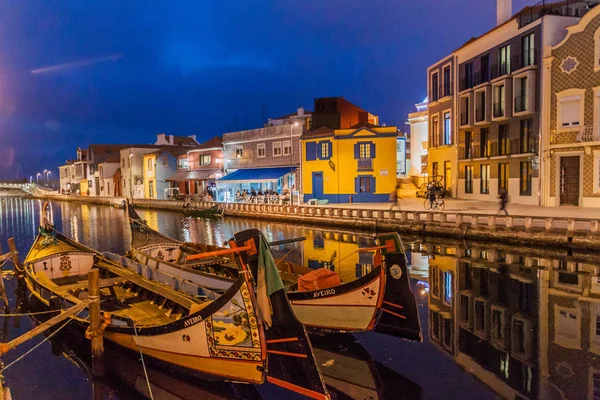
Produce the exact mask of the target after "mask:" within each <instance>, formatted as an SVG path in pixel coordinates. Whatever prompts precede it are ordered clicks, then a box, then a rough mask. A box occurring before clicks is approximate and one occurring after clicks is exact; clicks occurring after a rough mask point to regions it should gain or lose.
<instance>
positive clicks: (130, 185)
mask: <svg viewBox="0 0 600 400" xmlns="http://www.w3.org/2000/svg"><path fill="white" fill-rule="evenodd" d="M132 157H133V153H132V152H131V149H129V198H130V199H133V161H131V158H132Z"/></svg>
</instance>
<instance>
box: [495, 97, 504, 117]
mask: <svg viewBox="0 0 600 400" xmlns="http://www.w3.org/2000/svg"><path fill="white" fill-rule="evenodd" d="M500 117H504V102H503V101H499V102H497V103H494V118H500Z"/></svg>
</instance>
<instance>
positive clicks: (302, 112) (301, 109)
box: [298, 105, 304, 117]
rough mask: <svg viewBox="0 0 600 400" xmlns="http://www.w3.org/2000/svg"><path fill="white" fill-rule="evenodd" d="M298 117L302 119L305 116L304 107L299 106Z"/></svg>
mask: <svg viewBox="0 0 600 400" xmlns="http://www.w3.org/2000/svg"><path fill="white" fill-rule="evenodd" d="M298 115H299V116H300V117H301V116H303V115H304V108H303V107H302V105H299V106H298Z"/></svg>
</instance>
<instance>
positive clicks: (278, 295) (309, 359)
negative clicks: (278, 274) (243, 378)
mask: <svg viewBox="0 0 600 400" xmlns="http://www.w3.org/2000/svg"><path fill="white" fill-rule="evenodd" d="M234 238H235V245H237V246H245V245H247V244H248V243H249V242H254V246H255V247H256V249H257V250H258V249H260V241H261V240H264V241H265V243H266V239H265V238H264V236H263V234H262V232H261V231H259V230H257V229H248V230H245V231H242V232H238V233H236V234H235V235H234ZM269 254H270V250H269ZM241 258H242V259H243V261H244V262H245V263H246V264H247V265H248V267H249V268H250V270H251V273H252V276H253V277H256V276H258V273H257V271H258V258H259V252H258V251H257V252H255V254H249V253H242V254H241ZM270 302H271V307H272V312H273V314H272V323H273V324H272V326H271V327H270V328H269V329H265V335H266V337H267V354H268V355H269V361H268V362H269V366H268V373H267V380H268V381H269V382H271V383H273V384H275V385H278V386H281V387H284V388H287V389H290V390H292V391H295V392H298V393H301V394H303V395H305V396H308V397H311V398H315V399H329V398H330V397H329V394H328V392H327V389H326V387H325V384H324V382H323V377H322V376H321V372H320V371H319V368H318V366H317V364H316V361H315V357H314V354H313V351H312V345H311V343H310V340H309V338H308V335H307V333H306V329H305V328H304V326H303V325H302V324H301V323H300V322H299V321H298V320H297V319H296V317H295V316H294V313H293V311H292V309H291V307H290V304H289V301H288V299H287V295H286V293H285V290H284V289H279V290H277V291H275V292H274V293H272V294H271V296H270Z"/></svg>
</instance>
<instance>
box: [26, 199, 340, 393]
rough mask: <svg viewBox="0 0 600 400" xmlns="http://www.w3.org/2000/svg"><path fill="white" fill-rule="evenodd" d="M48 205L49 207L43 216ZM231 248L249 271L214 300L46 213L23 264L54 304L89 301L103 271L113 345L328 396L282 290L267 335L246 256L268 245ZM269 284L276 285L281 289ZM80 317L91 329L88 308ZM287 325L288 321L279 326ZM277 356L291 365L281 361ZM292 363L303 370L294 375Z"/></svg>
mask: <svg viewBox="0 0 600 400" xmlns="http://www.w3.org/2000/svg"><path fill="white" fill-rule="evenodd" d="M46 208H47V205H44V210H43V212H42V214H43V215H45V214H46ZM252 244H254V243H252ZM229 250H230V254H232V255H233V258H234V259H235V260H236V261H237V265H238V266H239V269H240V272H241V273H239V274H238V275H237V278H235V279H234V280H232V284H230V285H229V287H228V288H227V289H226V290H225V291H223V292H222V293H221V294H220V295H218V296H216V297H214V298H209V297H208V296H205V295H202V294H198V295H195V296H192V295H190V294H187V293H185V292H183V291H178V290H173V289H172V288H171V287H169V286H167V285H164V284H162V283H160V282H158V281H155V280H151V279H148V278H147V277H144V276H141V275H140V274H138V273H135V272H133V271H131V270H128V269H125V268H123V267H121V266H120V265H119V264H118V263H115V262H114V261H111V260H109V259H108V258H106V257H104V255H102V254H101V253H99V252H97V251H95V250H93V249H90V248H88V247H86V246H84V245H82V244H80V243H77V242H75V241H73V240H71V239H69V238H67V237H66V236H64V235H62V234H61V233H59V232H57V231H56V230H55V229H54V227H53V226H52V225H51V224H50V223H48V219H47V218H44V219H43V223H42V224H41V226H40V228H39V234H38V236H37V237H36V239H35V242H34V244H33V246H32V247H31V249H30V250H29V253H28V254H27V257H26V258H25V262H24V266H23V267H22V268H23V272H24V275H25V282H26V285H27V287H28V289H29V290H30V291H31V293H32V294H33V295H34V296H35V297H36V298H37V299H38V300H39V301H41V302H42V303H43V304H44V305H46V306H47V307H49V308H51V309H66V308H70V307H73V306H75V305H78V304H81V303H82V302H84V301H86V300H87V297H88V293H87V288H88V282H87V276H88V272H89V271H90V270H91V269H93V268H97V269H98V270H99V274H100V278H101V279H100V305H101V312H103V313H104V315H105V330H104V337H105V338H106V339H107V340H109V341H111V342H114V343H116V344H118V345H121V346H123V347H126V348H129V349H131V350H134V351H141V352H142V353H144V354H145V355H147V356H151V357H153V358H156V359H159V360H161V361H164V362H167V363H170V364H173V365H176V366H179V367H183V368H186V369H188V370H191V371H194V372H198V373H202V374H203V375H209V376H210V377H212V378H213V379H214V378H216V379H220V380H226V381H233V382H244V383H256V384H260V383H263V382H264V381H265V380H266V379H267V372H269V381H273V383H276V384H278V385H280V386H283V387H286V388H287V389H290V390H294V391H297V392H300V393H303V394H306V395H308V396H310V397H313V398H316V399H327V398H328V395H327V391H326V389H325V387H324V385H323V382H322V380H321V376H320V373H319V371H318V369H317V367H316V365H315V363H314V357H313V355H312V351H311V347H310V343H309V342H308V339H307V338H306V335H304V336H303V335H302V334H303V333H304V329H303V327H302V326H301V325H300V324H299V323H296V325H294V324H291V323H289V316H285V315H278V313H279V312H280V311H281V310H283V311H285V308H286V307H287V306H288V304H287V302H286V301H284V302H283V304H280V303H281V302H282V294H281V293H277V290H273V291H268V292H266V293H262V294H263V295H265V296H267V299H268V301H270V302H271V306H272V310H273V311H272V319H271V323H272V325H271V327H270V329H269V335H267V334H266V333H265V327H264V323H263V318H262V315H264V314H265V312H264V311H263V312H260V307H261V304H259V302H258V301H257V298H256V295H255V293H254V288H253V287H254V285H253V282H252V281H251V276H250V274H249V273H244V272H246V271H248V270H249V269H248V267H247V266H246V265H245V264H244V262H243V260H242V258H241V257H239V254H241V253H256V256H258V252H259V250H260V246H252V245H251V244H248V245H245V246H241V247H240V248H234V249H229ZM20 268H21V267H20ZM269 284H270V288H275V289H277V287H278V286H281V283H279V284H278V283H277V282H270V283H269ZM283 297H285V295H284V294H283ZM269 315H270V316H271V314H269ZM74 320H75V321H76V322H77V323H78V324H79V325H81V326H82V327H84V328H85V327H88V326H89V315H88V310H87V309H85V310H84V312H83V313H82V314H80V315H79V316H78V317H74ZM280 323H283V324H286V326H284V327H279V326H278V324H280ZM280 334H283V335H285V336H279V335H280ZM268 340H270V341H268ZM269 353H274V354H278V355H280V356H281V357H286V358H290V359H291V362H290V361H289V360H287V359H286V360H285V362H283V361H281V360H277V359H275V360H273V357H268V354H269ZM288 364H290V365H291V367H292V368H294V371H295V372H298V371H300V372H301V373H297V374H296V375H294V374H290V373H288V372H287V369H286V368H287V365H288Z"/></svg>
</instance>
